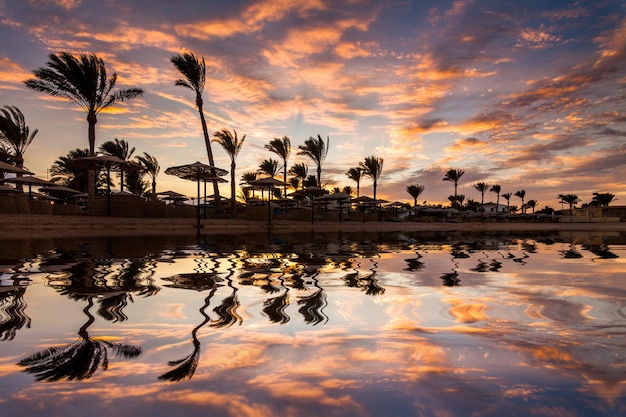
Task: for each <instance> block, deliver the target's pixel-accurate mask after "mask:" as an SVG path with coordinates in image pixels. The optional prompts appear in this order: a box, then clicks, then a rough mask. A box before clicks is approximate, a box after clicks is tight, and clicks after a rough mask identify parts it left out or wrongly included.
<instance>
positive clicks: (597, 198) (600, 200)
mask: <svg viewBox="0 0 626 417" xmlns="http://www.w3.org/2000/svg"><path fill="white" fill-rule="evenodd" d="M614 198H615V194H613V193H598V192H595V193H593V199H592V200H591V204H592V205H598V206H600V207H608V206H609V204H611V202H612V201H613V199H614Z"/></svg>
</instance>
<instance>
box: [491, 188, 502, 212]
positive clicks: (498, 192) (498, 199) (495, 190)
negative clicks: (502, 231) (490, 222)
mask: <svg viewBox="0 0 626 417" xmlns="http://www.w3.org/2000/svg"><path fill="white" fill-rule="evenodd" d="M489 191H491V192H492V193H496V194H497V196H498V198H497V200H496V213H497V212H498V208H500V191H502V188H501V187H500V185H498V184H494V185H492V186H491V188H490V189H489Z"/></svg>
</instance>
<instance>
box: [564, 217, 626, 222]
mask: <svg viewBox="0 0 626 417" xmlns="http://www.w3.org/2000/svg"><path fill="white" fill-rule="evenodd" d="M619 221H620V218H619V217H593V216H561V217H560V218H559V222H561V223H615V222H619Z"/></svg>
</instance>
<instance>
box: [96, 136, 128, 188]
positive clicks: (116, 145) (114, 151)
mask: <svg viewBox="0 0 626 417" xmlns="http://www.w3.org/2000/svg"><path fill="white" fill-rule="evenodd" d="M100 152H102V153H103V154H105V155H110V156H114V157H116V158H119V159H121V160H122V161H128V160H130V158H131V157H132V156H133V153H135V148H134V147H133V148H131V147H130V146H129V145H128V142H126V141H125V140H124V139H118V138H115V139H114V140H108V141H106V142H104V143H103V144H102V145H100ZM119 172H120V191H124V170H123V169H120V170H119Z"/></svg>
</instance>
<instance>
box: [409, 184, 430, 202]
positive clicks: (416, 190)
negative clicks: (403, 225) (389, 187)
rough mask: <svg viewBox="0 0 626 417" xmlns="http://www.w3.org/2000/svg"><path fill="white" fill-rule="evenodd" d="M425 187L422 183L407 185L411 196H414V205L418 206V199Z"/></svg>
mask: <svg viewBox="0 0 626 417" xmlns="http://www.w3.org/2000/svg"><path fill="white" fill-rule="evenodd" d="M425 189H426V186H425V185H420V184H411V185H409V186H408V187H406V192H407V193H409V194H410V195H411V197H413V207H417V199H418V198H419V196H420V195H421V194H422V193H423V192H424V190H425Z"/></svg>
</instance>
